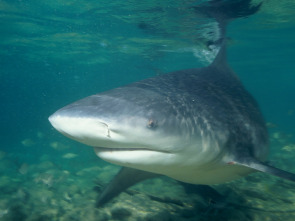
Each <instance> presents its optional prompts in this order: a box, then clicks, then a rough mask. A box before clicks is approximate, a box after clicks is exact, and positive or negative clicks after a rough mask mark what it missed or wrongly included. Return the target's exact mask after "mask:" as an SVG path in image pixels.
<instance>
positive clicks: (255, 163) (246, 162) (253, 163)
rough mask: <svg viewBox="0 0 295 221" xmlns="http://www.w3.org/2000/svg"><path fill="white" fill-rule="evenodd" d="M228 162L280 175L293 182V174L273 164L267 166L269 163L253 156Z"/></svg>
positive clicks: (294, 180) (294, 175) (294, 178)
mask: <svg viewBox="0 0 295 221" xmlns="http://www.w3.org/2000/svg"><path fill="white" fill-rule="evenodd" d="M229 164H236V165H241V166H245V167H249V168H252V169H254V170H257V171H260V172H264V173H269V174H272V175H274V176H277V177H281V178H284V179H287V180H290V181H293V182H295V174H293V173H290V172H287V171H284V170H281V169H278V168H276V167H273V166H269V165H267V164H265V163H262V162H260V161H259V160H256V159H254V158H250V157H249V158H246V159H242V160H237V161H233V162H230V163H229Z"/></svg>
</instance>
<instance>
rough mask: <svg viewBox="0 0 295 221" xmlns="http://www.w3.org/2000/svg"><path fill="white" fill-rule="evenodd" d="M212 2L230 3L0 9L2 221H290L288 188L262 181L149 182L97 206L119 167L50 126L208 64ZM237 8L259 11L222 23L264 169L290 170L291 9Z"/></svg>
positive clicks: (275, 2) (45, 4)
mask: <svg viewBox="0 0 295 221" xmlns="http://www.w3.org/2000/svg"><path fill="white" fill-rule="evenodd" d="M212 2H213V4H216V5H217V6H220V7H222V5H223V4H225V5H230V2H231V1H230V0H212V1H205V0H169V1H168V0H161V1H160V0H141V1H137V0H126V1H120V0H113V1H109V0H95V1H94V0H89V1H83V0H74V1H65V0H44V1H37V0H0V17H1V19H0V82H1V88H0V89H1V93H0V102H1V108H0V134H1V139H0V221H47V220H48V221H52V220H57V221H70V220H87V221H94V220H98V221H103V220H104V221H108V220H110V221H111V220H126V221H139V220H150V221H160V220H161V221H170V220H171V221H174V220H175V221H176V220H177V221H178V220H184V221H186V220H187V221H191V220H203V221H205V220H225V221H234V220H241V221H243V220H246V221H252V220H255V221H261V220H267V221H277V220H284V221H293V220H295V183H294V182H292V181H289V180H286V179H282V178H279V177H276V176H273V175H270V174H267V173H261V172H257V173H252V174H250V175H248V176H244V177H242V178H239V179H234V180H232V181H230V182H225V183H222V184H214V185H210V186H206V185H193V184H188V183H180V182H178V181H177V180H175V179H172V178H169V177H167V176H157V177H155V178H153V179H147V180H144V181H142V182H138V183H137V184H135V185H133V186H131V187H130V188H127V189H125V190H123V191H122V192H121V193H120V194H118V196H115V197H113V198H112V199H110V200H109V202H107V203H105V204H104V205H102V206H97V199H98V197H99V196H100V194H101V193H102V191H103V190H104V188H105V186H106V185H107V184H108V183H109V182H110V181H111V180H112V179H113V177H114V176H115V175H116V174H117V173H118V171H120V168H121V167H120V166H118V165H115V164H111V163H108V162H106V161H104V160H102V159H100V158H99V157H97V156H96V154H95V152H94V150H93V148H92V147H91V146H87V145H84V144H82V143H79V142H77V141H74V140H72V139H69V138H67V137H66V136H63V135H62V134H61V133H59V132H58V131H57V130H55V129H54V128H53V126H52V125H51V124H50V122H49V121H48V118H49V116H50V115H52V114H53V113H54V112H55V111H57V110H58V109H60V108H62V107H64V106H66V105H68V104H70V103H73V102H75V101H77V100H79V99H82V98H85V97H87V96H90V95H93V94H97V93H101V92H104V91H108V90H110V89H114V88H118V87H120V86H124V85H128V84H130V83H132V82H137V81H141V80H144V79H148V78H151V77H157V76H164V75H165V74H166V73H169V72H173V71H178V70H184V69H190V68H201V67H205V66H208V65H210V64H211V63H212V62H213V61H214V58H215V56H216V54H218V51H219V46H220V45H218V42H219V40H220V39H221V38H222V37H220V35H221V33H220V30H219V27H218V24H217V22H216V19H215V18H214V16H212V13H211V12H209V11H210V10H211V8H210V7H205V8H206V10H205V13H204V10H203V11H202V9H204V8H202V7H201V6H203V5H206V4H209V5H210V3H212ZM239 2H240V3H241V4H240V5H241V7H242V6H243V2H246V3H247V4H251V5H252V6H253V7H255V6H257V9H258V10H257V12H256V11H255V13H254V11H253V12H252V13H251V14H250V13H249V14H247V13H241V14H240V15H239V16H237V18H234V19H233V18H231V19H228V21H227V23H228V24H227V33H226V37H224V39H226V45H227V62H228V64H229V66H230V68H231V69H233V70H234V72H235V73H236V75H237V77H238V78H239V79H240V80H241V82H242V83H243V85H244V86H245V88H246V89H247V90H248V91H249V92H250V93H251V94H252V95H253V97H254V98H255V99H256V101H257V103H258V104H259V107H260V109H261V112H262V114H263V116H264V119H265V122H266V127H267V130H268V134H269V155H268V158H267V160H266V163H267V164H268V165H272V166H275V167H276V168H280V169H282V170H285V171H288V172H290V173H295V160H294V159H295V127H294V125H295V73H294V70H295V59H294V58H295V57H294V53H295V40H294V39H295V20H294V15H295V2H294V1H293V0H284V1H279V0H265V1H260V0H253V1H252V2H251V1H249V0H239ZM241 7H240V8H239V9H241ZM196 8H197V9H198V10H196ZM199 8H201V9H200V10H199ZM218 8H219V7H216V8H215V10H216V11H218ZM225 8H226V10H228V11H230V10H232V8H231V7H230V6H229V7H225ZM241 10H242V9H241ZM214 13H216V12H214ZM214 13H213V14H214ZM217 14H218V12H217ZM233 14H234V13H233ZM215 43H216V44H215ZM153 124H154V122H149V126H153ZM229 163H231V162H229ZM221 176H222V174H221ZM130 179H132V178H130ZM122 185H124V184H122Z"/></svg>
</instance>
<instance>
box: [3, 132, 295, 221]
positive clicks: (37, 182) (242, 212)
mask: <svg viewBox="0 0 295 221" xmlns="http://www.w3.org/2000/svg"><path fill="white" fill-rule="evenodd" d="M39 135H40V137H42V136H41V135H42V134H39ZM292 139H293V138H292V137H291V135H288V134H283V133H281V132H278V131H276V130H274V131H273V132H272V133H271V147H272V150H275V153H273V154H271V156H270V162H269V163H271V164H274V165H276V166H278V167H280V168H282V169H288V170H290V168H292V167H293V165H294V163H292V161H293V160H292V158H294V156H295V145H294V143H293V144H292V142H291V141H290V140H292ZM33 145H36V142H35V141H33V139H32V138H28V139H25V140H23V141H22V146H23V148H30V147H31V146H33ZM48 145H49V146H51V147H52V148H54V149H55V150H57V152H56V153H57V154H59V155H60V159H62V160H61V161H59V163H56V162H55V160H54V156H52V155H50V154H44V155H42V156H41V157H40V159H39V161H38V162H37V163H21V164H20V165H18V164H17V162H16V159H17V157H16V154H15V153H5V152H0V191H1V192H0V193H1V195H0V220H1V221H12V220H15V221H22V220H26V221H43V220H50V221H53V220H60V221H70V220H87V221H92V220H130V221H131V220H132V221H133V220H151V221H153V220H159V221H160V220H161V221H165V220H249V221H250V220H251V221H252V220H253V221H255V220H257V221H261V220H273V221H277V220H284V221H288V220H290V221H291V220H292V221H293V220H295V184H294V183H291V182H289V181H286V180H282V179H279V178H276V177H273V176H270V175H267V174H262V173H255V174H252V175H250V176H248V177H246V178H243V179H240V180H236V181H233V182H230V183H227V184H223V185H215V186H213V188H214V189H215V190H216V191H218V192H216V191H214V190H212V189H208V188H205V187H192V186H189V187H186V188H184V186H183V185H180V184H179V183H178V182H176V181H174V180H172V179H169V178H157V179H151V180H147V181H145V182H143V183H140V184H138V185H136V186H134V187H133V188H130V189H129V190H128V191H126V192H124V193H122V194H121V195H120V196H119V197H117V198H115V199H114V200H113V201H111V202H110V203H108V204H107V205H105V206H104V207H102V208H95V201H96V198H97V196H98V194H99V192H100V191H101V188H102V186H104V185H105V184H106V183H107V182H108V180H110V179H111V177H112V176H113V175H114V174H115V173H116V172H117V171H118V169H119V167H116V166H113V165H111V164H94V162H93V161H91V162H89V164H87V163H84V164H80V166H79V154H78V153H71V149H70V148H69V147H67V146H66V145H64V144H62V143H59V142H50V143H49V144H48ZM273 152H274V151H273ZM93 155H94V154H93ZM18 157H22V156H18ZM95 159H96V158H95ZM97 161H98V162H100V160H99V159H97ZM16 165H17V166H16ZM69 168H75V169H69ZM77 168H78V169H77ZM292 171H293V172H295V169H293V170H292Z"/></svg>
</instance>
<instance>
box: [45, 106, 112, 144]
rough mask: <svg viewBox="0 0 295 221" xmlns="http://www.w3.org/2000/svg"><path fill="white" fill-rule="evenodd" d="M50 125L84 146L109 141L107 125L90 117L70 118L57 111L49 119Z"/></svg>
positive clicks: (68, 115) (69, 115)
mask: <svg viewBox="0 0 295 221" xmlns="http://www.w3.org/2000/svg"><path fill="white" fill-rule="evenodd" d="M48 120H49V122H50V123H51V125H52V126H53V127H54V128H55V129H56V130H58V131H59V132H60V133H62V134H64V135H65V136H67V137H70V138H72V139H74V140H77V141H79V142H81V143H84V144H86V145H90V146H95V145H96V144H97V139H102V140H103V139H109V138H110V130H109V126H108V124H107V123H104V122H102V121H100V120H98V119H94V118H91V117H81V116H71V114H70V113H68V114H67V113H64V111H63V113H59V111H57V112H56V113H54V114H53V115H51V116H50V117H49V119H48Z"/></svg>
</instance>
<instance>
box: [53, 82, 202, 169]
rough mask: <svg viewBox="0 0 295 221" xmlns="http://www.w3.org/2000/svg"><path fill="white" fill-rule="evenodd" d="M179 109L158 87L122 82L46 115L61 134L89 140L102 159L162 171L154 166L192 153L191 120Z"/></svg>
mask: <svg viewBox="0 0 295 221" xmlns="http://www.w3.org/2000/svg"><path fill="white" fill-rule="evenodd" d="M179 111H180V110H179V109H177V108H176V107H175V106H174V105H173V101H170V100H165V98H163V96H162V95H161V94H159V93H155V92H152V91H151V90H145V89H142V88H136V87H126V88H124V87H123V88H117V89H115V90H111V91H109V92H105V93H102V94H97V95H93V96H90V97H87V98H84V99H82V100H80V101H77V102H75V103H73V104H70V105H68V106H66V107H64V108H62V109H60V110H58V111H57V112H55V113H54V114H53V115H51V116H50V118H49V121H50V122H51V124H52V126H53V127H54V128H55V129H57V130H58V131H59V132H61V133H62V134H64V135H65V136H67V137H70V138H72V139H74V140H76V141H79V142H81V143H84V144H86V145H89V146H93V147H94V149H95V152H96V154H97V155H98V156H99V157H100V158H102V159H104V160H106V161H109V162H112V163H115V164H119V165H122V166H129V167H134V168H137V169H143V170H148V171H151V172H157V171H159V170H160V173H165V171H161V169H159V168H161V167H163V170H165V169H166V168H167V166H168V165H169V166H170V168H171V166H172V168H173V165H175V166H176V165H179V164H180V163H182V164H183V163H184V162H187V161H189V158H188V157H187V155H188V156H198V154H196V153H197V152H198V149H197V148H196V146H198V144H197V143H195V142H192V140H191V137H192V132H193V131H192V129H191V128H192V125H191V123H190V122H189V121H188V120H185V119H184V117H183V116H182V114H181V113H179ZM195 137H196V136H195V135H194V139H195ZM192 144H193V147H192ZM193 152H195V153H193ZM155 170H156V171H155Z"/></svg>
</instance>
